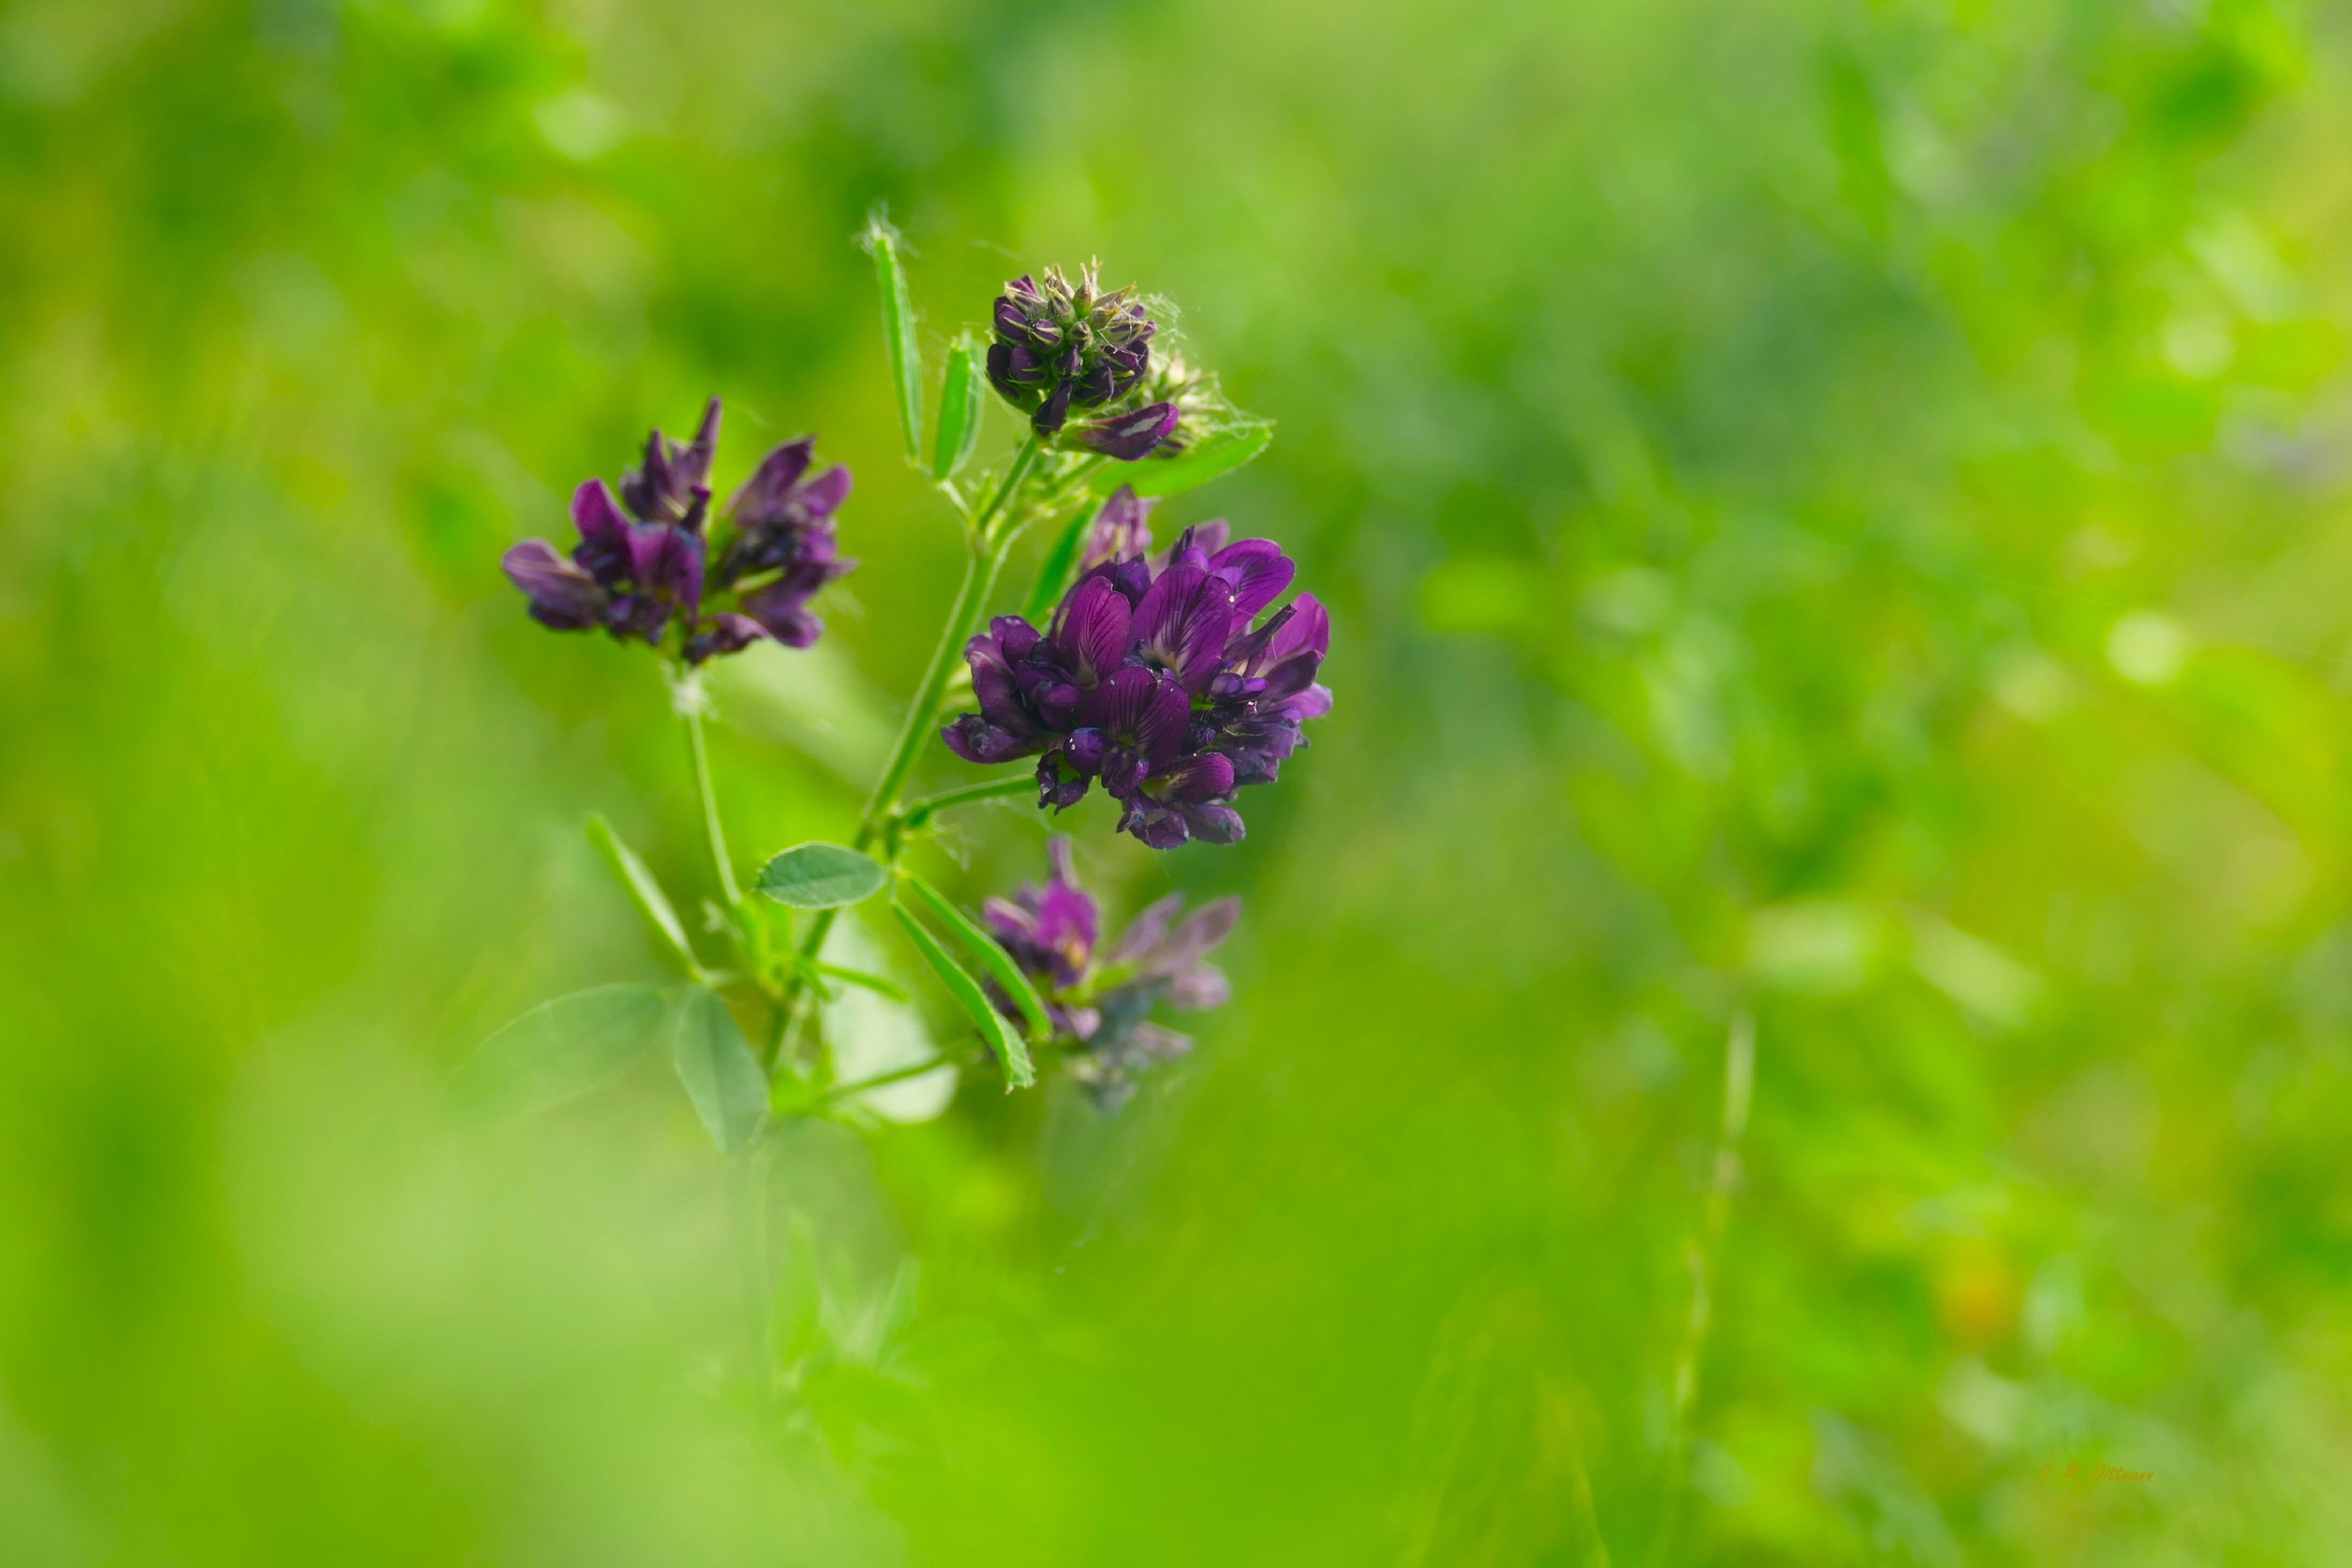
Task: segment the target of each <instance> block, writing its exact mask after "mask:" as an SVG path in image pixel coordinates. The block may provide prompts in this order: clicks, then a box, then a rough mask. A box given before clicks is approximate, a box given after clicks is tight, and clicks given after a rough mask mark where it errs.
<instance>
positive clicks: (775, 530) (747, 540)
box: [502, 397, 857, 664]
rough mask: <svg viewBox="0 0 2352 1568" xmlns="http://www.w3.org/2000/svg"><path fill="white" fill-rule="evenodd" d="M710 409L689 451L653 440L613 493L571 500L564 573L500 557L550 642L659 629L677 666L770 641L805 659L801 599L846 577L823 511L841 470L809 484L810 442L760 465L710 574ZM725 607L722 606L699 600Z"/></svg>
mask: <svg viewBox="0 0 2352 1568" xmlns="http://www.w3.org/2000/svg"><path fill="white" fill-rule="evenodd" d="M814 448H815V441H814V437H803V438H802V439H800V440H798V441H788V442H786V443H785V444H784V445H782V447H777V448H776V449H775V450H774V451H772V452H771V453H769V454H768V456H767V458H765V459H764V460H763V461H762V462H761V465H760V467H759V469H758V471H757V472H755V473H754V474H753V475H752V476H751V479H750V480H749V481H748V482H746V483H745V485H744V487H743V488H742V489H740V490H739V491H738V492H737V493H736V496H735V500H733V501H732V502H731V503H730V508H729V510H730V513H731V514H732V521H733V533H732V537H731V538H730V539H729V540H728V541H727V542H726V544H725V547H724V548H723V549H722V550H720V551H719V552H718V555H717V559H716V561H715V563H714V562H713V560H712V552H711V546H710V542H709V540H708V539H707V538H706V537H705V524H706V523H707V522H708V521H709V514H710V473H711V467H712V465H713V463H714V462H715V461H716V460H717V458H718V451H719V400H718V399H717V398H715V397H714V398H712V399H711V400H710V404H709V407H708V408H706V409H705V410H704V411H703V416H702V423H701V425H700V426H698V428H697V429H696V431H695V434H694V439H693V440H691V441H688V442H685V443H680V442H677V441H673V440H671V439H670V438H669V437H666V436H664V435H663V434H662V433H661V432H660V431H659V430H656V431H655V432H654V433H653V434H652V435H651V436H649V437H646V450H645V458H644V460H643V462H641V463H640V464H639V465H638V467H637V468H635V469H632V470H631V471H630V472H629V474H628V475H627V476H626V477H625V478H624V479H622V481H621V495H620V499H619V500H614V495H613V492H612V490H611V489H608V488H607V487H606V486H605V484H604V481H603V480H602V479H590V480H587V481H586V482H585V483H583V484H582V485H581V486H580V488H579V489H576V490H574V491H573V492H572V526H573V527H574V528H575V529H576V530H578V531H579V534H580V542H579V543H578V544H577V545H575V546H574V547H573V548H572V555H571V558H570V560H569V561H568V562H567V561H566V560H565V559H564V558H563V557H562V555H560V554H559V553H558V552H556V549H555V547H554V546H553V545H551V544H549V543H548V542H546V541H544V540H529V541H526V542H523V543H521V544H518V545H516V546H515V547H514V548H513V549H511V550H509V551H508V552H507V554H506V557H505V560H504V562H503V563H502V564H503V565H504V566H505V568H506V573H507V575H508V576H509V578H511V579H513V581H514V584H515V585H516V586H517V587H519V588H520V589H521V590H522V591H523V592H524V593H525V594H526V595H530V613H531V615H532V616H533V618H535V619H537V620H538V621H539V622H540V623H541V625H542V626H551V627H553V628H555V629H556V630H558V631H586V630H589V629H591V628H593V627H595V626H603V627H604V629H605V630H606V631H608V632H610V633H611V634H612V635H613V636H614V637H621V638H635V639H636V640H638V641H641V642H646V643H648V644H651V645H653V646H655V647H660V646H661V644H662V643H663V642H664V640H665V639H666V638H667V637H668V634H669V627H670V624H671V623H672V622H673V621H675V622H677V624H678V626H680V628H681V631H680V637H679V641H678V647H677V651H678V653H679V655H680V656H681V657H682V658H685V660H686V661H687V662H688V664H700V663H701V662H702V661H703V660H705V659H708V658H717V657H719V656H720V655H722V654H730V653H735V652H739V651H740V650H741V649H743V648H745V647H750V646H751V644H752V643H755V642H761V641H766V640H768V639H771V638H772V639H774V640H775V641H777V642H781V643H783V644H784V645H786V646H787V647H808V646H809V645H810V644H811V643H813V642H814V641H815V640H816V639H817V637H818V635H819V633H821V632H822V631H823V630H824V623H823V622H821V621H819V620H818V619H817V618H816V616H814V615H812V614H810V613H809V610H808V601H809V599H810V598H811V597H812V596H813V595H814V594H815V593H816V592H817V590H818V589H820V588H822V587H824V584H827V583H830V582H832V581H834V580H835V578H838V577H841V576H843V575H844V574H846V573H848V572H849V571H850V570H851V569H852V568H854V567H855V566H856V564H857V563H856V562H855V561H849V560H845V559H842V558H841V556H840V553H839V551H838V548H837V547H836V545H835V540H834V513H835V510H838V509H839V507H840V505H841V503H842V502H843V501H844V500H846V499H847V497H848V495H849V488H850V481H849V470H848V469H846V468H826V469H824V471H822V472H820V473H816V474H814V475H812V474H811V473H810V472H809V468H810V466H811V462H812V460H813V456H814ZM712 590H715V591H716V592H717V593H718V594H719V595H730V594H731V595H733V596H734V600H735V602H734V604H733V605H732V606H731V607H723V608H722V607H720V606H719V605H706V604H705V602H704V601H705V596H706V593H707V592H709V591H712Z"/></svg>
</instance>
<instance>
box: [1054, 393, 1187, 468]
mask: <svg viewBox="0 0 2352 1568" xmlns="http://www.w3.org/2000/svg"><path fill="white" fill-rule="evenodd" d="M1175 429H1176V405H1174V404H1172V403H1152V404H1147V405H1144V406H1143V407H1141V408H1138V409H1136V410H1134V411H1133V412H1131V413H1127V414H1118V415H1114V416H1111V417H1110V418H1108V419H1105V420H1102V421H1100V422H1098V423H1097V424H1093V425H1089V426H1087V427H1086V428H1085V429H1083V430H1081V431H1079V432H1078V444H1079V445H1080V446H1083V447H1087V448H1089V449H1090V450H1093V451H1097V452H1100V453H1101V454H1102V455H1103V456H1104V457H1106V458H1114V459H1116V460H1118V461H1119V462H1122V463H1132V462H1137V461H1139V460H1140V459H1142V458H1148V457H1150V456H1151V454H1152V451H1153V450H1154V449H1155V448H1156V447H1159V445H1160V442H1162V441H1164V440H1166V439H1167V438H1168V437H1170V436H1171V435H1172V434H1173V433H1174V432H1175Z"/></svg>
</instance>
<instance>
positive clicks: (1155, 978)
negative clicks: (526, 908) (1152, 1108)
mask: <svg viewBox="0 0 2352 1568" xmlns="http://www.w3.org/2000/svg"><path fill="white" fill-rule="evenodd" d="M1047 853H1048V856H1049V858H1050V860H1051V865H1052V870H1053V875H1052V876H1051V878H1049V879H1047V881H1046V883H1045V886H1044V887H1042V888H1040V887H1034V886H1032V887H1025V888H1023V889H1021V890H1020V891H1019V892H1018V893H1016V894H1014V895H1013V897H1012V898H1011V899H991V900H988V902H987V904H986V905H985V906H984V907H983V909H982V913H983V914H984V915H986V916H987V919H988V923H989V924H990V926H991V927H992V928H993V929H994V931H995V933H996V937H997V940H998V941H999V942H1003V944H1004V949H1005V951H1006V952H1009V953H1011V954H1012V955H1013V962H1014V963H1017V964H1019V965H1020V966H1021V968H1022V971H1023V972H1024V973H1026V974H1027V975H1028V976H1029V977H1030V979H1031V980H1032V981H1033V982H1034V983H1035V984H1036V986H1037V990H1038V993H1039V994H1040V995H1041V996H1042V997H1043V998H1044V1000H1045V1010H1046V1012H1047V1014H1048V1015H1049V1016H1051V1017H1052V1019H1053V1021H1054V1026H1055V1032H1056V1034H1057V1035H1058V1036H1059V1037H1062V1038H1063V1039H1064V1040H1066V1042H1067V1043H1068V1044H1069V1046H1070V1047H1071V1058H1070V1072H1071V1076H1072V1077H1074V1078H1076V1079H1078V1081H1079V1082H1081V1083H1083V1084H1085V1085H1086V1086H1087V1091H1088V1092H1089V1093H1090V1094H1092V1095H1093V1096H1094V1098H1095V1100H1097V1103H1099V1104H1101V1105H1103V1106H1104V1108H1105V1109H1115V1108H1116V1107H1117V1106H1118V1104H1119V1103H1120V1102H1121V1101H1123V1100H1126V1098H1127V1097H1128V1096H1129V1094H1131V1093H1133V1092H1134V1088H1135V1078H1136V1075H1137V1074H1138V1073H1139V1072H1140V1071H1141V1070H1142V1069H1143V1068H1147V1067H1149V1066H1150V1065H1152V1064H1153V1063H1155V1062H1160V1061H1166V1060H1169V1059H1171V1058H1175V1057H1180V1056H1182V1055H1183V1054H1184V1053H1185V1052H1187V1051H1189V1050H1191V1049H1192V1040H1191V1039H1190V1038H1189V1037H1186V1036H1183V1035H1180V1034H1178V1033H1177V1032H1176V1031H1174V1030H1173V1029H1170V1028H1166V1027H1163V1026H1160V1025H1159V1024H1155V1023H1153V1022H1152V1021H1151V1019H1150V1013H1151V1009H1152V1007H1153V1005H1155V1004H1158V1003H1160V1002H1166V1003H1167V1004H1168V1005H1170V1006H1171V1007H1175V1008H1178V1009H1181V1010H1184V1011H1188V1012H1199V1011H1202V1010H1205V1009H1207V1008H1211V1007H1217V1006H1222V1005H1223V1004H1224V1002H1225V999H1226V997H1227V996H1228V995H1229V994H1231V993H1230V988H1229V987H1228V986H1227V985H1226V984H1225V977H1224V975H1223V973H1221V972H1219V971H1218V970H1217V969H1215V968H1213V967H1212V966H1211V965H1210V964H1208V963H1204V962H1202V961H1203V960H1204V959H1205V958H1206V957H1207V956H1208V954H1209V952H1210V951H1211V950H1212V949H1213V948H1215V947H1216V946H1217V944H1218V943H1220V942H1223V941H1224V940H1225V938H1226V937H1227V936H1229V935H1231V934H1232V933H1233V929H1234V921H1238V920H1239V919H1240V918H1241V900H1238V899H1230V898H1228V899H1219V900H1215V901H1214V902H1213V903H1208V904H1203V905H1202V906H1201V907H1200V908H1199V909H1197V910H1193V911H1192V913H1191V914H1189V915H1185V916H1184V917H1183V918H1182V919H1181V920H1180V919H1179V918H1178V914H1179V911H1181V910H1182V908H1183V906H1184V895H1183V894H1181V893H1171V894H1170V895H1169V896H1168V897H1167V898H1164V899H1162V900H1160V901H1159V902H1158V903H1155V904H1153V905H1152V906H1151V907H1150V908H1149V909H1147V910H1144V911H1143V912H1142V913H1141V914H1139V915H1138V916H1136V918H1135V920H1134V921H1133V922H1132V923H1131V924H1130V925H1129V927H1128V928H1127V931H1125V932H1124V933H1123V934H1122V935H1121V936H1120V937H1119V938H1118V940H1117V941H1116V942H1109V943H1108V944H1106V943H1103V942H1101V941H1100V940H1099V938H1100V932H1101V928H1102V912H1101V910H1100V908H1099V906H1097V904H1096V902H1095V900H1094V897H1093V895H1091V894H1089V893H1087V891H1086V890H1085V889H1082V888H1080V887H1079V886H1078V883H1077V877H1076V873H1075V872H1074V871H1073V870H1072V868H1071V865H1070V844H1069V840H1068V839H1066V838H1056V839H1054V840H1053V841H1052V842H1051V843H1050V844H1049V845H1048V846H1047ZM996 1001H997V1005H998V1006H999V1007H1000V1008H1002V1009H1003V1011H1004V1012H1005V1014H1006V1016H1011V1017H1017V1016H1018V1014H1017V1013H1016V1012H1015V1010H1014V1009H1013V1004H1012V1002H1011V1001H1010V1000H1009V999H1007V998H1005V997H1003V996H1001V995H1000V996H999V997H997V998H996Z"/></svg>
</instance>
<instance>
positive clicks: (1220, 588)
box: [941, 488, 1331, 849]
mask: <svg viewBox="0 0 2352 1568" xmlns="http://www.w3.org/2000/svg"><path fill="white" fill-rule="evenodd" d="M1149 511H1150V503H1149V502H1146V501H1143V500H1139V499H1138V498H1137V497H1136V496H1135V494H1134V492H1133V491H1132V490H1130V489H1124V488H1123V489H1120V490H1119V491H1118V493H1117V494H1116V495H1114V496H1112V497H1111V499H1110V500H1108V502H1106V503H1105V504H1104V506H1103V510H1102V513H1101V515H1100V516H1099V517H1098V518H1097V520H1096V522H1095V525H1094V531H1093V533H1092V534H1091V536H1090V537H1089V541H1088V544H1087V551H1086V554H1085V556H1084V558H1083V560H1084V565H1085V570H1084V571H1083V572H1082V573H1081V574H1080V576H1079V578H1078V581H1077V583H1076V584H1075V585H1073V586H1072V587H1071V589H1070V591H1069V592H1068V593H1067V594H1066V595H1064V596H1063V599H1062V603H1061V605H1060V606H1059V607H1058V608H1057V609H1056V610H1055V613H1054V618H1053V621H1052V623H1051V626H1050V629H1048V630H1046V631H1043V632H1041V631H1039V630H1038V629H1037V628H1036V627H1034V626H1031V625H1030V624H1029V623H1028V622H1027V621H1025V620H1023V619H1022V618H1021V617H1019V616H1001V617H999V618H998V619H997V620H996V621H995V622H994V623H993V624H992V626H990V627H989V629H988V631H987V632H986V633H984V634H983V635H982V636H980V637H974V638H973V639H972V640H971V643H970V645H968V646H967V647H966V648H965V650H964V657H965V659H966V661H967V662H969V663H970V665H971V674H972V694H973V697H974V699H975V700H976V701H977V702H978V704H979V707H980V711H979V712H977V713H967V714H964V715H963V716H962V717H961V718H959V719H957V720H956V721H955V722H954V723H952V724H950V725H949V726H948V727H947V728H946V729H945V730H943V731H941V738H942V739H944V740H945V741H946V742H947V744H948V748H949V749H950V751H952V752H955V753H956V755H958V756H960V757H961V758H963V759H964V760H965V761H966V762H971V763H982V764H983V765H985V764H993V763H1005V762H1013V761H1015V760H1017V759H1019V758H1022V757H1030V756H1034V757H1036V758H1037V796H1038V804H1039V805H1041V806H1052V807H1054V808H1055V809H1056V810H1059V809H1064V808H1066V807H1068V806H1072V805H1076V804H1077V803H1078V802H1079V801H1081V800H1083V799H1085V798H1086V796H1087V791H1088V790H1089V789H1091V788H1092V787H1093V786H1094V784H1096V783H1097V782H1099V783H1100V784H1102V786H1103V788H1104V790H1105V791H1106V792H1107V793H1108V794H1109V795H1111V796H1112V798H1114V799H1115V800H1117V801H1118V803H1119V807H1120V815H1119V826H1120V828H1121V829H1123V830H1124V831H1126V832H1129V833H1131V834H1133V835H1134V836H1135V837H1138V838H1139V839H1141V840H1142V841H1143V842H1144V843H1146V844H1149V845H1150V846H1152V847H1154V848H1160V849H1167V848H1173V847H1176V846H1177V845H1180V844H1184V843H1188V842H1190V841H1192V840H1193V839H1196V838H1197V839H1201V840H1202V841H1204V842H1207V843H1211V844H1233V843H1237V842H1239V841H1240V839H1241V837H1243V834H1244V831H1245V828H1244V824H1243V821H1242V817H1241V814H1240V813H1239V812H1238V811H1236V810H1235V809H1234V805H1233V797H1234V794H1235V793H1236V792H1237V791H1239V790H1240V789H1242V788H1244V787H1246V786H1248V785H1250V784H1269V783H1272V782H1274V780H1275V778H1276V775H1277V774H1278V773H1279V772H1280V770H1281V765H1282V763H1283V762H1284V761H1285V760H1286V759H1287V758H1288V757H1289V756H1290V755H1291V754H1292V753H1293V752H1296V751H1297V749H1298V748H1299V747H1300V746H1303V745H1305V744H1306V743H1307V742H1306V737H1305V735H1304V733H1303V732H1302V727H1303V726H1304V725H1305V723H1306V722H1307V721H1308V720H1310V719H1318V718H1320V717H1322V716H1323V715H1324V714H1325V713H1328V712H1329V711H1330V708H1331V694H1330V692H1329V691H1328V690H1327V689H1325V688H1323V687H1322V686H1320V685H1318V684H1317V681H1316V677H1317V675H1318V673H1319V672H1320V670H1321V668H1322V664H1323V657H1324V655H1325V653H1326V652H1328V649H1329V647H1330V641H1331V622H1330V617H1329V616H1328V615H1326V614H1325V613H1324V610H1323V606H1322V605H1320V604H1318V602H1317V601H1316V599H1315V598H1314V596H1313V595H1306V594H1302V595H1299V596H1298V598H1297V600H1296V601H1295V602H1294V603H1293V604H1291V605H1286V606H1285V607H1284V608H1282V609H1279V610H1276V611H1275V612H1274V613H1273V614H1272V615H1270V616H1266V617H1265V620H1264V622H1263V623H1262V624H1259V625H1256V626H1253V625H1252V624H1251V623H1252V621H1253V619H1255V616H1256V615H1257V613H1258V612H1259V611H1260V610H1263V609H1264V608H1265V606H1266V605H1269V604H1271V603H1272V602H1273V601H1274V599H1276V597H1278V596H1279V595H1281V594H1282V593H1283V592H1284V591H1285V590H1286V589H1287V588H1288V587H1289V585H1290V584H1291V581H1292V578H1293V576H1294V575H1295V568H1294V567H1293V565H1292V563H1291V561H1290V559H1289V557H1287V556H1286V555H1285V554H1283V552H1282V551H1281V549H1280V547H1278V546H1276V544H1274V543H1273V542H1271V541H1268V540H1263V539H1244V540H1239V541H1235V542H1230V543H1229V542H1227V534H1228V531H1227V529H1226V527H1225V525H1224V524H1223V522H1217V523H1213V524H1207V523H1204V524H1202V526H1200V527H1199V528H1195V529H1191V530H1188V531H1186V532H1185V534H1184V536H1183V537H1182V538H1181V539H1180V540H1178V541H1177V542H1176V544H1175V546H1174V547H1173V548H1171V550H1170V551H1169V552H1167V553H1166V554H1165V555H1164V556H1160V557H1158V558H1153V557H1151V556H1150V554H1149V552H1150V548H1151V531H1150V525H1149V523H1148V521H1147V517H1148V514H1149Z"/></svg>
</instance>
